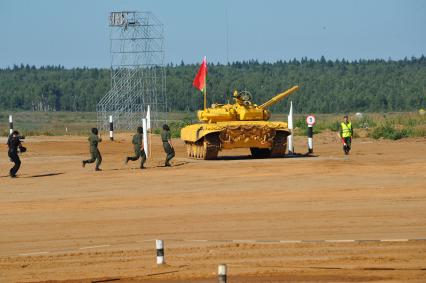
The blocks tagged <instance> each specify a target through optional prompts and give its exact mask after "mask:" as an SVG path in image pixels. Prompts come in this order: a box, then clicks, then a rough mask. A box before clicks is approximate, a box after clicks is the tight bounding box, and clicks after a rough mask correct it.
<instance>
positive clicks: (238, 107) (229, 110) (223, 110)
mask: <svg viewBox="0 0 426 283" xmlns="http://www.w3.org/2000/svg"><path fill="white" fill-rule="evenodd" d="M298 89H299V86H294V87H292V88H290V89H288V90H286V91H285V92H282V93H280V94H277V95H276V96H274V97H273V98H271V99H270V100H268V101H266V102H265V103H263V104H262V105H257V104H254V103H253V102H252V101H251V99H252V95H251V94H250V92H248V91H242V92H238V91H234V94H233V98H234V104H213V105H212V107H210V108H207V109H204V110H200V111H198V115H197V116H198V119H199V120H200V121H201V122H207V123H215V122H224V121H267V120H269V118H270V117H271V112H270V111H269V110H268V109H267V108H268V107H270V106H272V105H274V104H275V103H277V102H279V101H280V100H282V99H284V98H285V97H287V96H288V95H290V94H292V93H293V92H295V91H296V90H298Z"/></svg>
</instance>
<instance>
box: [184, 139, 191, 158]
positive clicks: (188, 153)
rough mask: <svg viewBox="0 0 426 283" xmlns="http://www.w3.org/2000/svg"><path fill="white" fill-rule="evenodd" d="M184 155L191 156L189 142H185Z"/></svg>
mask: <svg viewBox="0 0 426 283" xmlns="http://www.w3.org/2000/svg"><path fill="white" fill-rule="evenodd" d="M185 145H186V156H188V157H191V144H190V143H188V142H186V143H185Z"/></svg>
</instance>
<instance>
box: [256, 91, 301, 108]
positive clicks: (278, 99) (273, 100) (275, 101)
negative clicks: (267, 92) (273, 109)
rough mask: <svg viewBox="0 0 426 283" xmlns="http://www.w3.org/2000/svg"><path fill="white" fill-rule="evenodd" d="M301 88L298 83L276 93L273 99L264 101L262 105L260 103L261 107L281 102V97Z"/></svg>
mask: <svg viewBox="0 0 426 283" xmlns="http://www.w3.org/2000/svg"><path fill="white" fill-rule="evenodd" d="M298 89H299V86H298V85H296V86H294V87H292V88H290V89H288V90H286V91H284V92H282V93H280V94H277V95H275V96H274V97H272V98H271V99H269V100H268V101H266V102H265V103H263V104H262V105H260V107H261V108H264V109H265V108H268V107H269V106H271V105H274V104H275V103H277V102H279V101H280V100H281V99H283V98H285V97H287V96H289V95H290V94H292V93H293V92H295V91H296V90H298Z"/></svg>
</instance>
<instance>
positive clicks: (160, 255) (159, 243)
mask: <svg viewBox="0 0 426 283" xmlns="http://www.w3.org/2000/svg"><path fill="white" fill-rule="evenodd" d="M155 247H156V249H157V264H159V265H160V264H164V262H165V261H164V242H163V240H155Z"/></svg>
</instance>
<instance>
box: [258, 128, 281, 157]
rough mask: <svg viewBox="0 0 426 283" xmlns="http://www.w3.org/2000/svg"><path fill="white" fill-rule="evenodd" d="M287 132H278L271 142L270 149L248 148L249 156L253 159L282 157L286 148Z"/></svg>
mask: <svg viewBox="0 0 426 283" xmlns="http://www.w3.org/2000/svg"><path fill="white" fill-rule="evenodd" d="M288 135H289V133H288V132H283V131H278V132H276V133H275V137H274V138H273V141H272V147H271V149H268V148H253V147H252V148H250V152H251V155H252V156H253V157H254V158H268V157H284V155H285V151H286V147H287V136H288Z"/></svg>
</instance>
